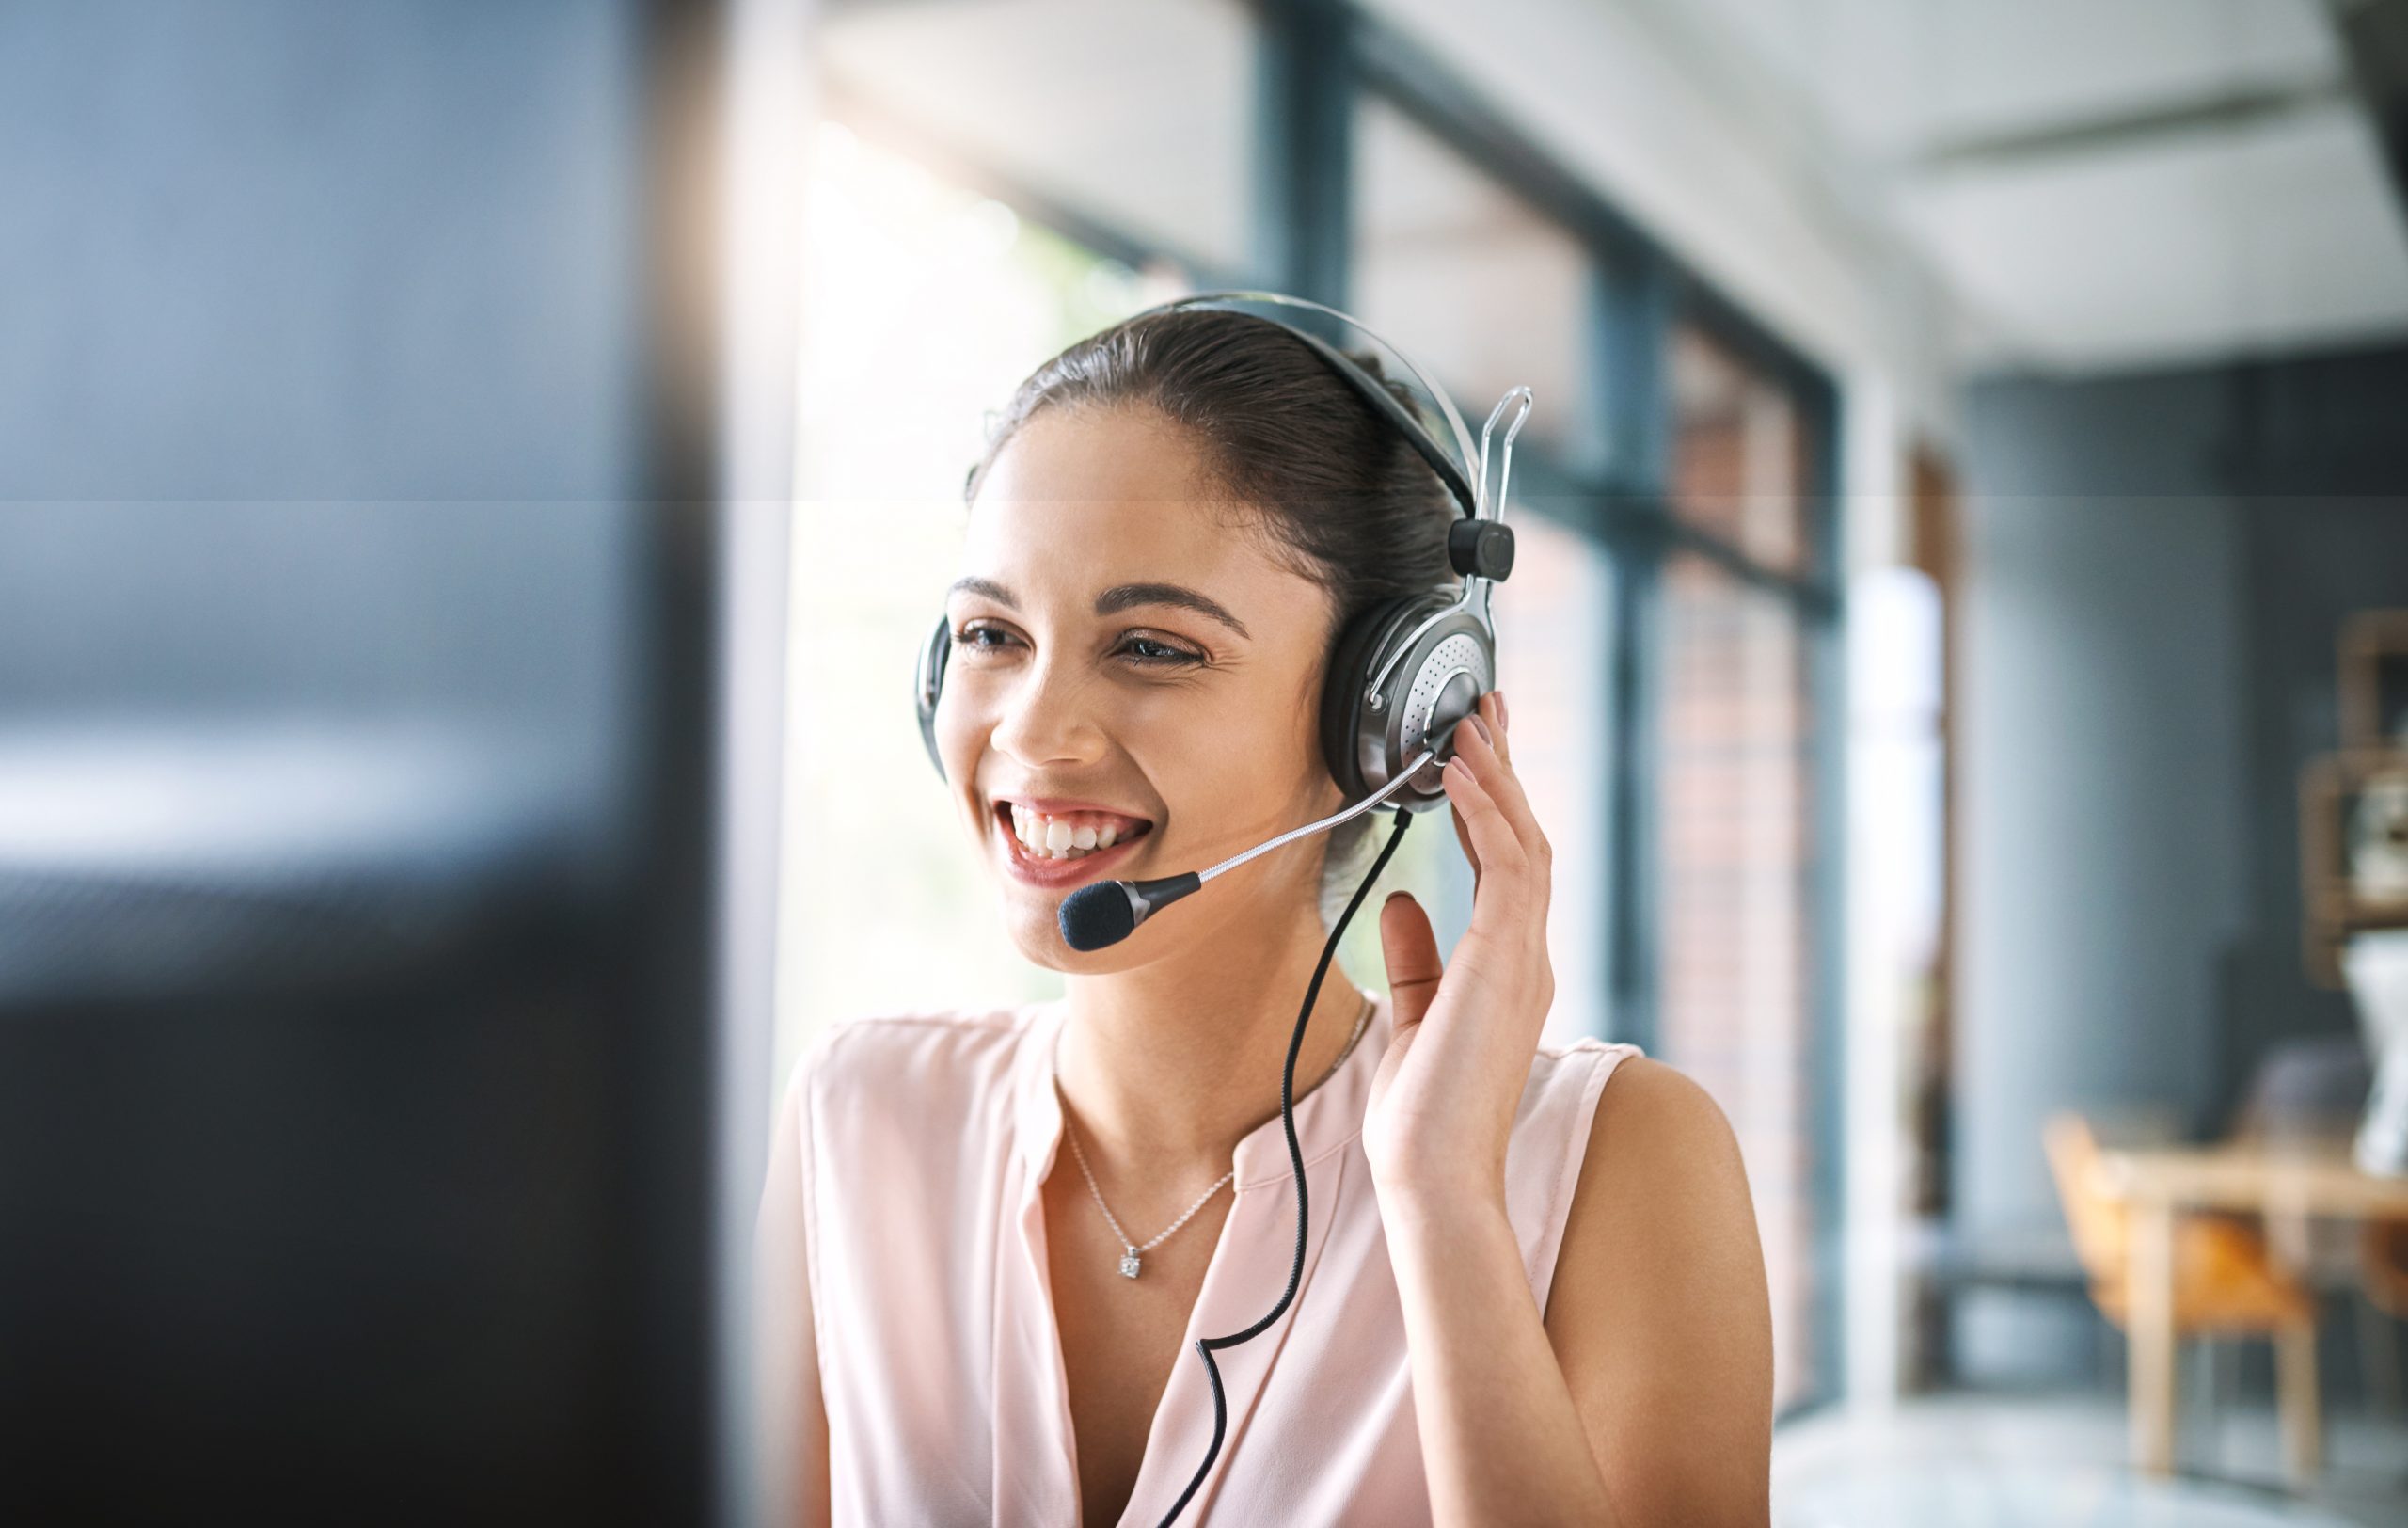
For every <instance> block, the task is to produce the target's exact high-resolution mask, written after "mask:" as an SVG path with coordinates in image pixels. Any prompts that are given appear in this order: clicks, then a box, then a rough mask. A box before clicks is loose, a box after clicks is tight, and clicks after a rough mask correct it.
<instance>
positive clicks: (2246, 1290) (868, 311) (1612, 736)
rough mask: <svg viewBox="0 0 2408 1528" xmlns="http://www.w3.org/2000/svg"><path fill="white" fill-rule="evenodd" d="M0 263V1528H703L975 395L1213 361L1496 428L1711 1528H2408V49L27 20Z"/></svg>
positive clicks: (899, 834) (837, 1009)
mask: <svg viewBox="0 0 2408 1528" xmlns="http://www.w3.org/2000/svg"><path fill="white" fill-rule="evenodd" d="M0 205H6V206H7V207H8V208H9V209H10V211H9V215H8V216H7V217H5V218H0V1519H8V1520H24V1521H80V1520H124V1521H137V1520H175V1519H180V1518H185V1517H189V1516H190V1515H191V1514H192V1511H193V1508H194V1504H197V1503H202V1502H207V1503H211V1504H239V1505H241V1506H243V1507H245V1508H246V1509H247V1510H248V1511H249V1513H250V1515H252V1516H254V1517H268V1518H276V1517H281V1516H285V1515H290V1516H293V1517H294V1518H296V1519H299V1518H303V1517H308V1518H311V1519H324V1518H325V1517H328V1516H336V1515H340V1516H341V1517H343V1518H345V1519H347V1520H386V1519H390V1520H396V1521H398V1520H426V1519H427V1518H429V1517H430V1516H435V1515H440V1516H442V1517H444V1518H447V1519H450V1520H483V1519H485V1518H492V1519H495V1520H501V1519H504V1518H507V1519H510V1520H518V1521H524V1520H554V1519H558V1520H578V1521H582V1522H603V1521H621V1520H624V1521H629V1522H661V1521H693V1520H733V1521H742V1520H748V1517H749V1514H750V1512H751V1511H752V1509H753V1505H754V1502H753V1497H752V1495H751V1488H750V1485H749V1482H750V1480H751V1470H752V1460H751V1447H752V1445H751V1443H750V1441H749V1439H748V1435H747V1431H746V1428H745V1426H744V1425H743V1422H744V1417H745V1397H746V1395H747V1393H748V1391H747V1384H748V1379H749V1376H748V1372H747V1352H748V1346H747V1343H746V1339H745V1333H744V1329H743V1327H744V1324H743V1320H742V1317H741V1314H740V1312H741V1311H742V1309H743V1306H744V1293H745V1290H744V1280H745V1274H744V1265H745V1248H746V1245H747V1241H748V1233H749V1226H750V1219H751V1215H752V1207H753V1200H754V1198H755V1196H756V1195H757V1192H758V1184H759V1173H760V1164H761V1160H762V1154H763V1150H764V1142H765V1139H766V1133H767V1129H768V1117H769V1110H770V1107H771V1105H772V1103H773V1101H774V1100H775V1098H776V1097H777V1096H778V1094H779V1092H780V1091H781V1090H782V1089H783V1087H784V1083H785V1081H786V1079H787V1077H788V1075H789V1074H790V1073H791V1070H792V1067H793V1064H794V1062H795V1060H796V1058H798V1057H799V1056H800V1053H801V1050H802V1048H803V1047H804V1046H805V1045H806V1044H807V1043H809V1041H810V1039H811V1037H812V1036H813V1035H814V1034H816V1032H818V1031H819V1030H820V1029H822V1028H823V1027H826V1026H828V1025H830V1024H833V1023H837V1022H841V1021H842V1020H844V1019H846V1018H848V1017H851V1016H857V1015H862V1014H868V1013H879V1012H894V1011H904V1010H909V1009H913V1008H921V1007H942V1006H952V1005H957V1004H975V1005H981V1006H986V1005H993V1004H997V1003H1003V1002H1011V1001H1019V1000H1022V999H1024V998H1033V997H1045V996H1050V995H1054V993H1056V992H1057V991H1058V990H1059V989H1058V985H1057V984H1056V983H1055V981H1054V979H1053V978H1052V977H1051V975H1050V974H1049V973H1045V972H1041V971H1038V970H1035V969H1032V968H1030V967H1028V966H1026V965H1025V964H1024V963H1022V962H1021V961H1020V959H1019V958H1018V956H1017V955H1016V954H1015V953H1014V951H1013V950H1012V949H1011V947H1009V946H1008V944H1007V943H1006V941H1005V940H1004V938H1003V936H1002V934H1001V932H1000V930H999V929H998V928H997V926H996V924H995V920H994V918H993V916H992V914H991V911H990V908H991V896H990V889H989V887H988V885H987V884H986V883H985V881H984V879H983V877H982V873H981V872H980V871H979V869H978V868H977V864H976V862H975V860H974V858H973V857H972V852H971V850H970V849H969V847H968V846H967V845H965V843H964V842H963V841H962V839H961V834H960V829H959V827H958V824H957V822H956V821H955V818H954V814H953V810H952V807H951V805H950V804H949V802H948V801H947V799H946V797H945V794H944V790H943V786H942V784H941V783H940V782H939V781H938V780H937V779H936V777H935V775H934V774H933V772H930V771H929V770H928V769H927V764H926V761H925V759H924V758H923V757H922V756H921V748H920V743H919V740H918V738H917V736H916V733H915V730H914V728H913V726H912V724H911V719H910V713H909V711H908V709H907V703H906V699H905V694H904V690H905V683H906V677H907V676H908V674H909V672H910V669H911V661H912V658H913V653H914V648H915V645H917V644H918V643H919V642H920V641H921V639H922V638H923V636H924V634H925V632H926V630H927V626H928V624H929V622H930V620H931V618H932V615H933V613H934V612H935V611H936V610H937V609H938V608H939V606H940V602H941V600H942V597H943V589H944V587H945V585H946V584H947V583H948V582H949V581H950V580H951V578H952V577H953V573H954V558H955V556H956V554H957V551H958V547H959V545H960V540H961V535H962V532H963V528H964V523H965V519H964V510H963V507H962V505H961V502H960V487H961V483H962V474H963V472H964V470H966V468H967V467H968V465H969V463H970V462H971V460H972V459H973V458H974V455H975V454H976V452H977V449H978V446H979V443H980V441H981V438H982V435H983V429H984V422H985V418H986V415H987V411H989V410H990V409H994V408H998V407H1000V406H1002V404H1003V403H1004V402H1005V400H1006V398H1007V397H1008V395H1009V393H1010V391H1011V390H1012V388H1013V386H1014V385H1015V384H1016V383H1017V382H1018V380H1019V379H1020V378H1021V377H1022V375H1024V374H1026V373H1027V372H1028V371H1029V370H1030V369H1031V368H1033V367H1034V366H1035V365H1036V364H1038V362H1040V361H1042V360H1043V359H1045V358H1047V357H1049V356H1050V355H1052V354H1053V353H1054V351H1056V350H1058V349H1059V348H1060V347H1061V346H1063V345H1064V344H1066V343H1068V342H1070V341H1072V340H1074V339H1076V338H1078V337H1080V336H1082V335H1084V334H1086V333H1089V332H1091V331H1092V330H1094V329H1096V328H1098V327H1100V326H1104V325H1106V324H1109V323H1111V322H1113V321H1114V320H1116V319H1117V318H1119V317H1121V316H1124V315H1126V314H1128V313H1130V312H1133V311H1135V310H1138V309H1140V308H1143V307H1146V306H1148V305H1149V304H1151V303H1154V302H1158V301H1161V300H1163V299H1164V298H1167V297H1170V296H1174V295H1177V294H1181V293H1184V292H1188V291H1196V290H1203V289H1207V288H1213V287H1222V286H1265V287H1272V288H1276V289H1279V290H1283V291H1287V292H1291V293H1295V294H1301V295H1305V296H1308V297H1312V298H1316V299H1319V300H1321V301H1324V302H1328V303H1332V304H1335V305H1337V306H1339V307H1342V308H1345V309H1347V310H1350V311H1352V312H1354V313H1355V314H1357V315H1359V316H1360V317H1361V318H1362V319H1363V320H1364V321H1365V322H1366V323H1368V324H1369V325H1370V326H1372V327H1373V328H1374V329H1376V330H1378V331H1379V332H1380V333H1381V334H1383V335H1384V336H1386V338H1387V339H1388V340H1390V341H1392V342H1395V343H1396V344H1398V345H1400V346H1402V348H1403V349H1404V351H1405V352H1406V353H1408V354H1409V355H1411V356H1412V357H1413V358H1415V359H1417V360H1418V361H1420V362H1421V363H1423V364H1424V365H1425V366H1426V367H1428V368H1429V369H1430V370H1432V371H1433V372H1434V373H1435V374H1436V375H1437V377H1438V378H1439V379H1440V381H1441V382H1443V383H1444V384H1445V385H1446V386H1447V387H1448V388H1449V389H1450V391H1451V392H1452V394H1453V396H1454V398H1455V400H1456V402H1457V403H1458V405H1459V406H1460V407H1461V408H1462V410H1463V411H1464V412H1465V414H1466V415H1468V416H1470V417H1471V418H1473V419H1474V420H1478V419H1479V418H1481V417H1482V416H1484V415H1485V413H1486V412H1487V410H1488V408H1489V406H1491V404H1492V403H1493V402H1494V401H1495V400H1496V398H1497V394H1499V393H1500V392H1501V391H1503V390H1505V389H1506V388H1508V387H1511V386H1513V385H1515V384H1517V383H1528V384H1529V385H1530V386H1531V387H1533V388H1534V389H1535V390H1536V393H1537V399H1538V406H1537V409H1536V412H1535V413H1534V414H1533V415H1532V418H1531V422H1530V426H1529V429H1528V430H1527V431H1526V432H1525V433H1524V435H1523V437H1522V438H1521V441H1520V446H1519V449H1518V450H1517V453H1516V457H1515V471H1514V484H1515V488H1516V493H1515V497H1514V500H1513V503H1512V504H1511V505H1510V507H1509V510H1508V517H1509V518H1510V519H1511V520H1512V521H1513V523H1514V525H1515V526H1516V529H1517V534H1518V536H1519V541H1520V548H1521V553H1520V560H1519V564H1518V565H1517V567H1516V570H1515V572H1514V575H1513V579H1512V581H1510V583H1509V584H1508V585H1506V586H1505V587H1504V588H1503V589H1502V590H1501V591H1500V594H1499V597H1498V615H1499V620H1500V637H1499V663H1500V668H1501V671H1502V679H1503V684H1504V687H1505V688H1506V689H1507V690H1508V691H1509V692H1510V693H1511V694H1512V696H1513V709H1514V718H1515V723H1516V736H1515V744H1516V750H1515V751H1516V757H1517V761H1519V762H1520V763H1521V766H1522V769H1523V772H1524V773H1525V775H1526V777H1527V778H1528V780H1529V784H1530V788H1531V790H1532V794H1533V797H1534V799H1535V801H1536V803H1537V804H1538V807H1539V809H1540V812H1541V814H1542V818H1543V820H1544V821H1545V824H1546V826H1547V829H1548V832H1549V836H1550V837H1551V838H1552V840H1553V841H1554V842H1555V843H1556V845H1557V846H1558V849H1559V851H1560V852H1559V858H1558V885H1557V892H1556V898H1555V901H1554V905H1553V909H1552V913H1551V924H1550V933H1551V936H1552V940H1551V947H1552V951H1553V956H1554V960H1555V963H1556V970H1557V976H1558V996H1557V1005H1556V1009H1555V1011H1554V1012H1553V1013H1552V1014H1551V1016H1550V1019H1549V1032H1550V1034H1551V1035H1552V1036H1554V1037H1556V1038H1559V1039H1570V1038H1573V1037H1577V1036H1582V1035H1594V1036H1598V1037H1602V1038H1605V1039H1608V1040H1626V1041H1633V1042H1636V1043H1639V1044H1640V1045H1641V1046H1643V1047H1645V1049H1646V1050H1647V1051H1648V1052H1649V1053H1650V1054H1652V1055H1655V1056H1657V1057H1659V1058H1663V1059H1665V1060H1667V1061H1669V1062H1670V1063H1671V1064H1673V1065H1675V1066H1677V1067H1679V1068H1681V1069H1682V1070H1684V1071H1685V1072H1687V1073H1688V1074H1690V1075H1692V1076H1694V1077H1695V1078H1697V1079H1698V1080H1699V1081H1700V1082H1701V1083H1702V1084H1703V1085H1704V1086H1705V1088H1706V1089H1707V1090H1709V1091H1710V1092H1711V1093H1712V1094H1713V1096H1714V1097H1715V1098H1716V1099H1717V1101H1718V1102H1719V1104H1720V1105H1721V1106H1722V1108H1723V1110H1724V1112H1725V1113H1726V1114H1727V1115H1728V1116H1729V1118H1730V1120H1731V1122H1732V1124H1733V1126H1734V1128H1735V1131H1736V1133H1737V1135H1738V1138H1739V1140H1740V1143H1741V1146H1742V1150H1743V1152H1744V1154H1745V1156H1746V1159H1747V1164H1748V1170H1749V1173H1750V1178H1751V1189H1752V1192H1753V1197H1754V1204H1755V1208H1756V1213H1757V1217H1758V1222H1759V1229H1760V1231H1761V1233H1762V1237H1763V1242H1764V1247H1765V1252H1766V1265H1767V1276H1768V1280H1769V1284H1770V1293H1771V1297H1772V1306H1773V1320H1774V1330H1775V1339H1776V1371H1775V1381H1776V1383H1775V1390H1776V1402H1777V1406H1778V1426H1777V1429H1776V1437H1775V1517H1776V1520H1777V1521H1778V1522H1780V1523H1782V1524H1784V1525H1794V1528H1804V1525H1809V1524H1813V1525H1821V1524H1843V1523H1846V1524H1860V1523H1861V1524H1889V1523H1917V1524H1921V1523H1941V1522H1984V1523H1999V1524H2022V1523H2035V1524H2037V1523H2055V1522H2063V1521H2074V1520H2079V1521H2086V1522H2096V1523H2115V1522H2127V1521H2129V1522H2152V1523H2159V1522H2164V1523H2171V1522H2184V1523H2188V1522H2199V1523H2236V1524H2238V1523H2254V1522H2268V1523H2272V1522H2289V1523H2332V1522H2345V1523H2360V1524H2378V1523H2388V1522H2408V1404H2404V1403H2403V1388H2408V1387H2403V1376H2402V1362H2403V1361H2402V1356H2401V1347H2400V1320H2401V1318H2402V1316H2403V1315H2408V1230H2403V1229H2402V1228H2408V218H2404V217H2403V207H2404V206H2408V0H1688V3H1677V0H1486V3H1483V4H1481V5H1480V6H1477V7H1473V6H1463V5H1449V4H1441V3H1436V0H1361V3H1340V0H816V3H813V0H691V3H674V0H515V3H514V4H512V5H509V6H499V7H497V6H485V5H476V4H471V3H468V0H348V3H345V4H342V5H340V6H327V5H324V4H320V3H315V0H182V3H178V4H172V5H160V4H153V3H148V0H82V3H70V0H28V3H25V4H21V5H16V6H11V7H7V8H0ZM1386 883H1394V884H1399V885H1406V886H1411V887H1413V888H1414V889H1415V890H1417V891H1418V893H1420V894H1421V895H1422V897H1423V899H1424V900H1425V902H1426V903H1427V904H1429V905H1431V906H1432V907H1433V908H1434V910H1435V911H1436V912H1437V913H1438V915H1439V922H1440V925H1441V927H1440V933H1441V939H1442V943H1445V942H1448V941H1450V940H1451V938H1452V937H1453V936H1454V935H1455V934H1456V933H1457V932H1459V931H1460V930H1461V928H1462V927H1463V924H1464V922H1465V919H1467V917H1468V915H1469V878H1468V875H1467V873H1465V870H1464V867H1462V866H1461V864H1460V863H1459V855H1458V854H1457V852H1456V851H1455V849H1454V847H1453V844H1452V841H1451V837H1450V836H1449V835H1445V834H1417V835H1414V836H1410V838H1409V839H1408V841H1407V843H1406V845H1405V847H1404V849H1403V851H1402V853H1401V854H1400V856H1399V859H1398V861H1397V862H1396V863H1395V864H1394V865H1393V866H1392V867H1390V870H1389V871H1388V873H1387V876H1386ZM1343 959H1344V961H1345V963H1346V965H1347V968H1348V970H1349V971H1350V973H1351V974H1352V975H1354V976H1355V978H1356V979H1358V980H1360V981H1362V982H1363V983H1365V984H1367V985H1370V986H1378V985H1380V984H1381V983H1382V980H1383V973H1382V967H1381V963H1380V960H1379V955H1378V950H1377V945H1376V939H1375V937H1374V935H1373V931H1372V929H1371V927H1370V925H1369V924H1366V925H1365V926H1364V927H1363V928H1361V929H1359V930H1356V931H1353V932H1351V933H1350V935H1349V938H1348V941H1347V944H1346V947H1345V950H1344V955H1343Z"/></svg>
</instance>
